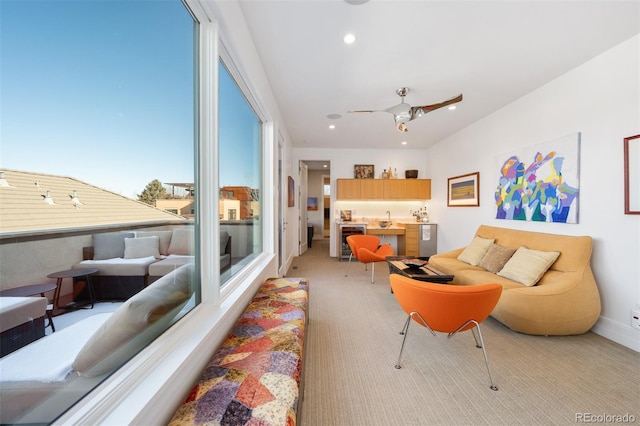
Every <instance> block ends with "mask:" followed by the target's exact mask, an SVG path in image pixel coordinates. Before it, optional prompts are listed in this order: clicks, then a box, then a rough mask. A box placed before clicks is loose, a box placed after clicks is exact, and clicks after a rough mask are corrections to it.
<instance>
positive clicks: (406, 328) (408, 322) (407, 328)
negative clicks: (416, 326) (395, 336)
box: [395, 312, 413, 370]
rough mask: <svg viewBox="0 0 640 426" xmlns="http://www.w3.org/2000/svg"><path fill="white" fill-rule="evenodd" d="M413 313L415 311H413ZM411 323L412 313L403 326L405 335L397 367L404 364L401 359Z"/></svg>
mask: <svg viewBox="0 0 640 426" xmlns="http://www.w3.org/2000/svg"><path fill="white" fill-rule="evenodd" d="M412 313H413V312H412ZM409 324H411V315H408V316H407V321H406V322H405V323H404V327H402V331H401V332H400V334H403V335H404V337H403V338H402V346H400V354H399V355H398V362H396V365H395V367H396V369H398V370H399V369H401V368H402V366H401V365H400V360H401V359H402V351H403V350H404V342H406V341H407V334H409Z"/></svg>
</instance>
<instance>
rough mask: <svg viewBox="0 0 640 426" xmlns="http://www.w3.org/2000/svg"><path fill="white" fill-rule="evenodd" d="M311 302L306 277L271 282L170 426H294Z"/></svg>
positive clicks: (264, 288) (242, 319)
mask: <svg viewBox="0 0 640 426" xmlns="http://www.w3.org/2000/svg"><path fill="white" fill-rule="evenodd" d="M308 299H309V283H308V280H307V279H305V278H270V279H268V280H267V281H266V282H265V283H264V284H263V285H262V287H260V289H259V290H258V292H257V293H256V295H255V297H254V298H253V300H252V301H251V303H250V304H249V306H248V307H247V308H246V309H245V311H244V313H243V314H242V315H241V316H240V319H239V320H238V322H237V323H236V325H235V326H234V328H233V329H232V330H231V332H230V334H229V335H228V336H227V338H226V339H225V340H224V341H223V343H222V345H221V346H220V347H219V348H218V349H217V350H216V352H215V353H214V355H213V357H212V358H211V360H210V361H209V363H208V364H207V366H206V368H205V370H204V371H203V372H202V375H201V376H200V378H199V379H198V381H197V383H196V384H195V386H193V388H192V389H191V391H190V392H189V394H188V395H187V397H186V399H185V400H184V402H183V403H182V405H181V406H180V407H179V408H178V410H177V411H176V413H175V415H174V417H173V419H172V420H171V422H170V423H169V424H170V425H173V426H178V425H214V424H215V425H261V426H276V425H283V426H291V425H295V424H296V422H297V420H298V417H299V415H300V406H301V402H302V396H303V383H302V382H303V368H302V367H303V353H304V341H305V329H306V327H307V324H308V321H309V316H308Z"/></svg>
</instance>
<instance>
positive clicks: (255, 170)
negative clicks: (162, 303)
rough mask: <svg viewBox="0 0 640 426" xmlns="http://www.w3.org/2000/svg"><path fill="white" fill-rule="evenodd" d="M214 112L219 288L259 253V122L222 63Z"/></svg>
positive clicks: (260, 133) (260, 185)
mask: <svg viewBox="0 0 640 426" xmlns="http://www.w3.org/2000/svg"><path fill="white" fill-rule="evenodd" d="M219 111H220V116H219V123H220V128H219V133H218V137H219V151H220V159H219V167H220V168H219V182H220V191H219V194H220V199H219V209H220V210H219V211H220V273H221V280H220V281H221V283H222V284H224V283H225V282H226V281H228V280H229V278H230V277H231V276H233V275H234V274H235V273H237V272H238V271H239V270H240V269H242V267H244V266H245V265H246V264H247V263H248V262H249V261H250V260H251V259H253V258H254V257H255V256H256V255H257V254H259V253H261V252H262V215H261V212H262V206H261V204H262V203H261V194H262V184H261V182H262V145H261V141H262V123H261V121H260V120H259V118H258V117H257V115H256V113H255V112H254V110H253V108H252V107H251V105H250V104H249V102H248V101H247V99H246V98H245V96H244V95H243V93H242V91H241V90H240V88H239V87H238V85H237V84H236V82H235V81H234V79H233V77H232V76H231V74H230V73H229V70H228V69H227V67H226V66H225V65H224V63H223V62H222V61H220V99H219ZM227 236H228V237H229V239H230V241H231V243H230V244H228V241H227V240H226V238H227ZM225 249H230V252H226V251H225Z"/></svg>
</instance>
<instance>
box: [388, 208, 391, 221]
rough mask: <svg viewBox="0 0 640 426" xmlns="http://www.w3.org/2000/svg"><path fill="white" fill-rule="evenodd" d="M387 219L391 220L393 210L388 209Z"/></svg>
mask: <svg viewBox="0 0 640 426" xmlns="http://www.w3.org/2000/svg"><path fill="white" fill-rule="evenodd" d="M387 220H388V221H389V222H391V212H390V211H389V210H387Z"/></svg>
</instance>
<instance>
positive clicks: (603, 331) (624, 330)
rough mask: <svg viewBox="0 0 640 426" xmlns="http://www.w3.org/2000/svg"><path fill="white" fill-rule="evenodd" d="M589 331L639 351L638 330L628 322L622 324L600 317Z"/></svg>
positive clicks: (639, 339) (639, 335)
mask: <svg viewBox="0 0 640 426" xmlns="http://www.w3.org/2000/svg"><path fill="white" fill-rule="evenodd" d="M591 331H593V332H594V333H596V334H598V335H600V336H602V337H605V338H607V339H609V340H613V341H614V342H616V343H619V344H621V345H623V346H626V347H628V348H629V349H633V350H634V351H636V352H640V330H636V329H635V328H633V327H631V325H629V324H622V323H619V322H616V321H613V320H610V319H608V318H604V317H600V319H599V320H598V322H596V325H594V326H593V328H591Z"/></svg>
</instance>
